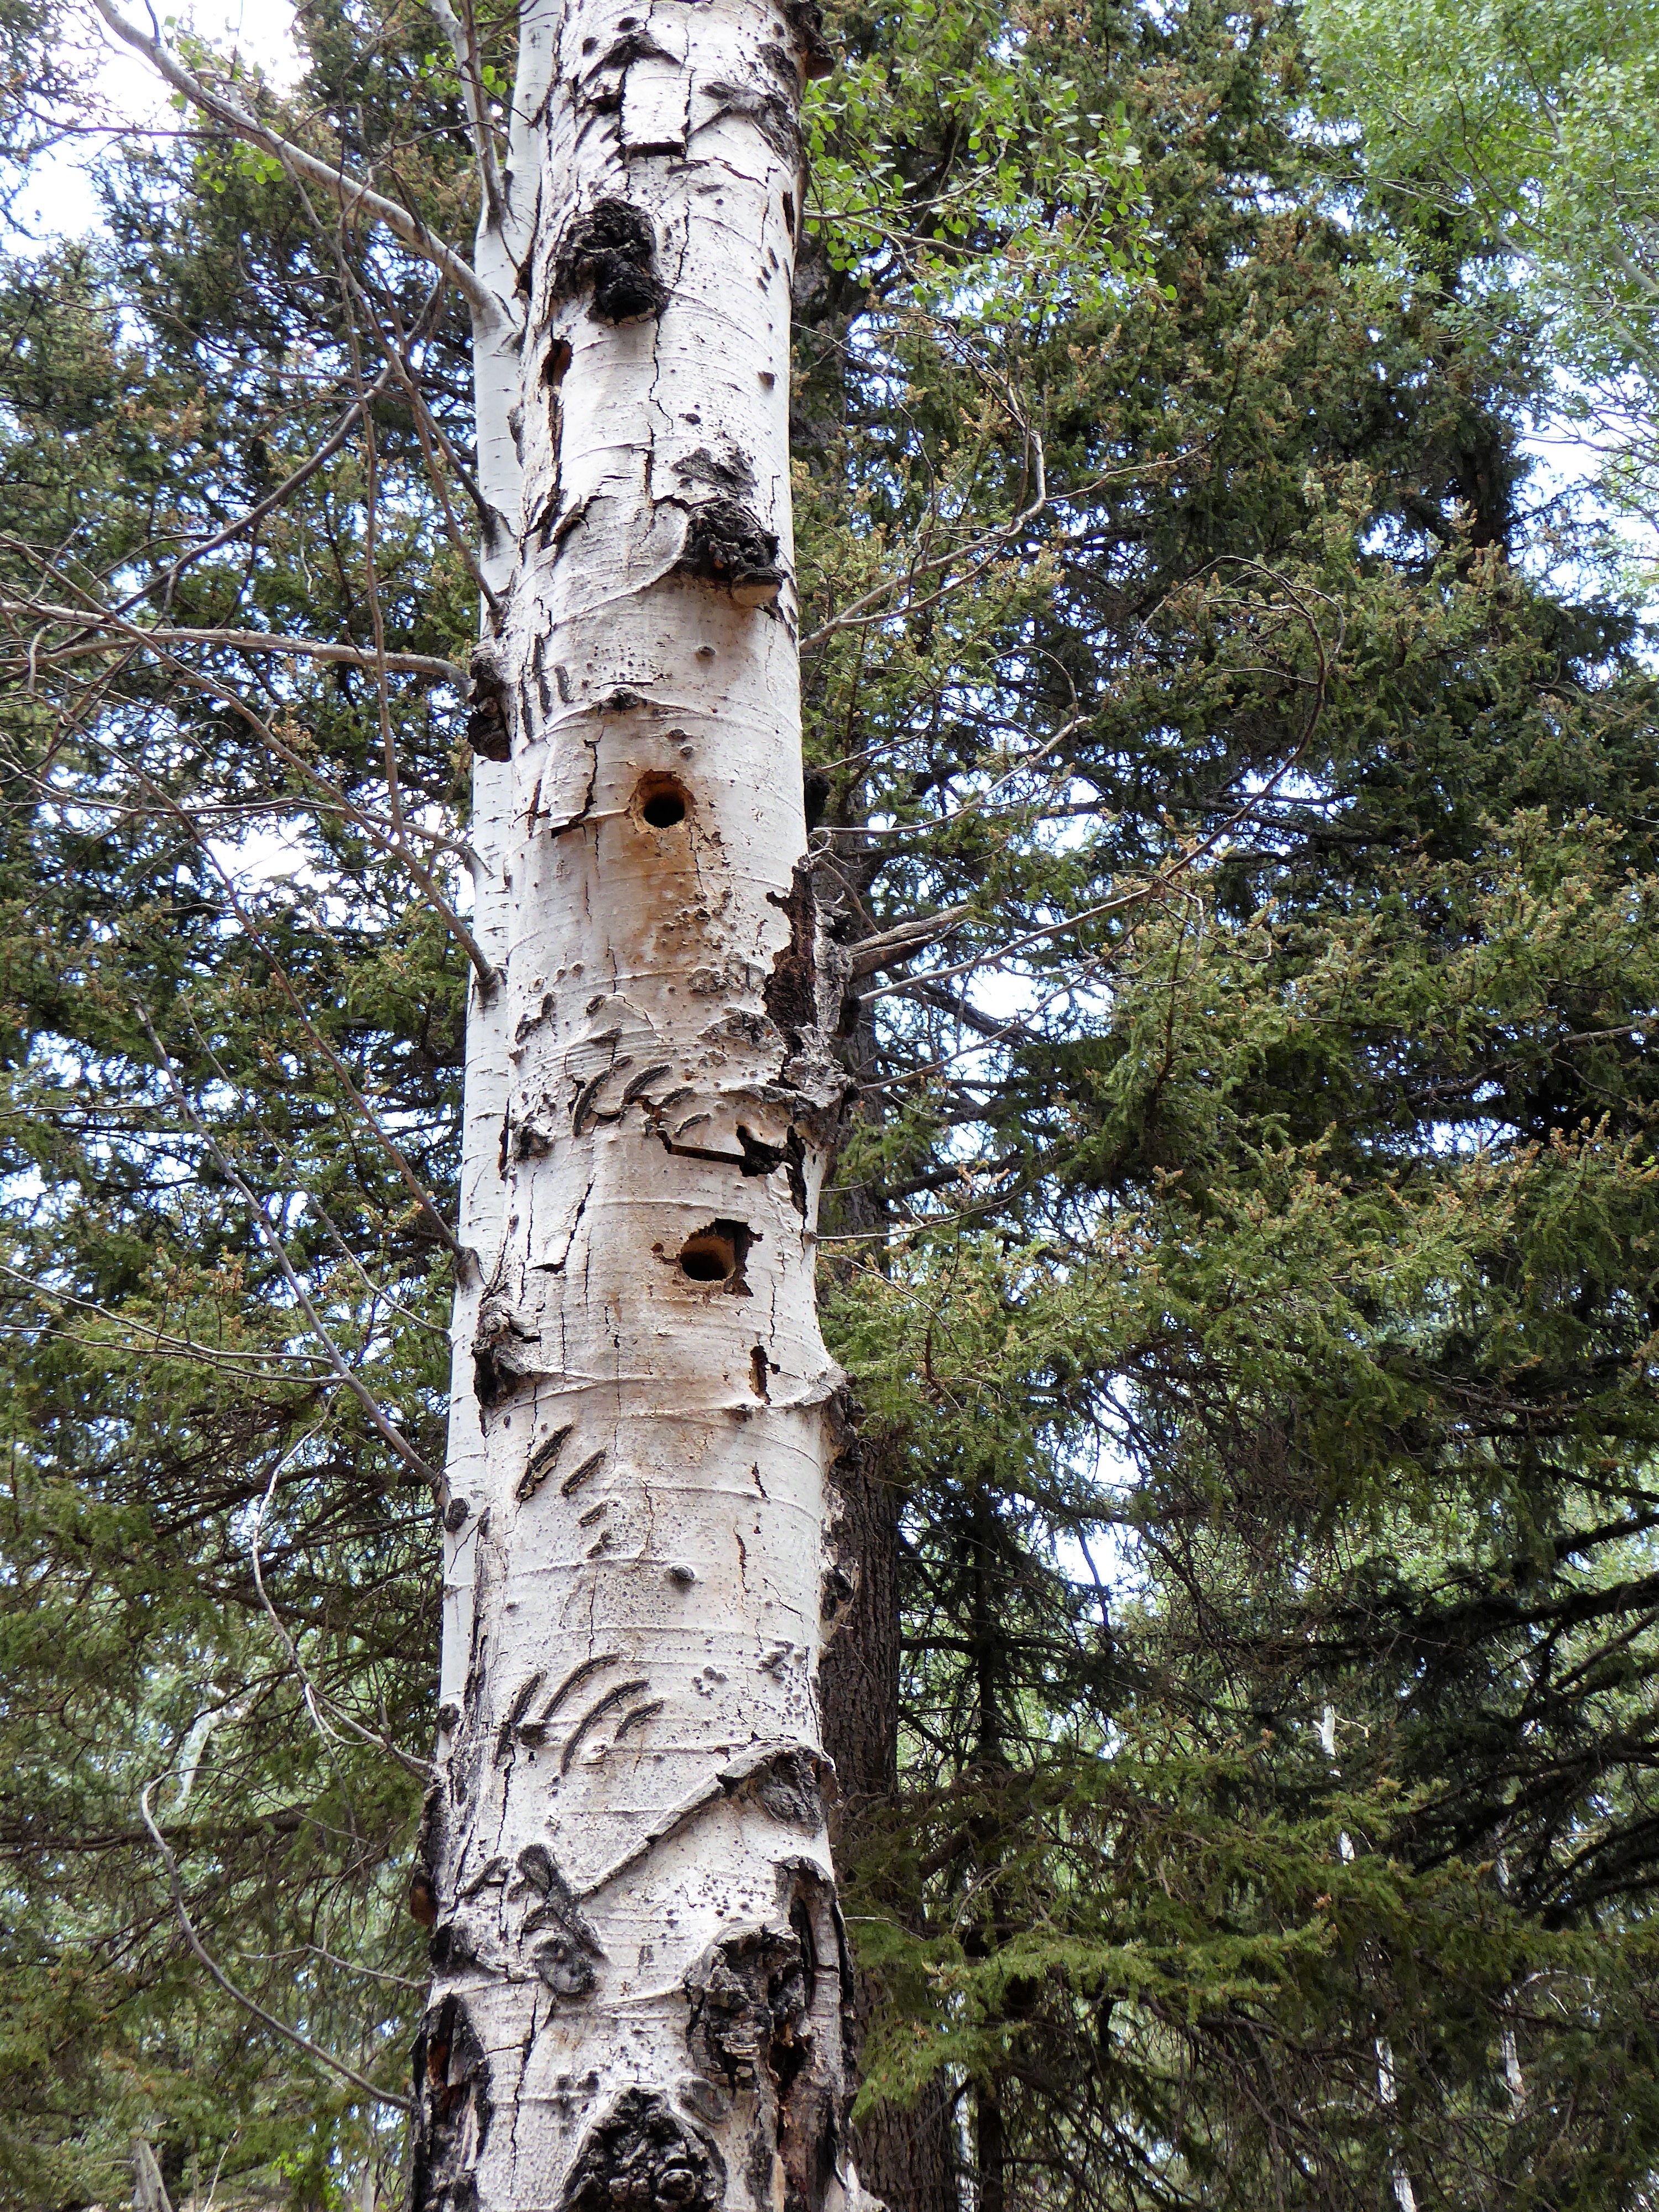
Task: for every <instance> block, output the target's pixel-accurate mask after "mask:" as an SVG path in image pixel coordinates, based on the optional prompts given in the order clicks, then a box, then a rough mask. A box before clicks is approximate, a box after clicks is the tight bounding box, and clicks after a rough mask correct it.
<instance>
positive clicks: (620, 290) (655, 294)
mask: <svg viewBox="0 0 1659 2212" xmlns="http://www.w3.org/2000/svg"><path fill="white" fill-rule="evenodd" d="M656 251H657V234H656V232H655V230H654V229H653V227H652V222H651V218H650V216H647V215H646V214H645V213H644V212H643V211H642V210H641V209H639V208H636V207H634V206H632V205H630V204H629V202H628V201H627V200H596V201H595V202H594V204H593V205H592V207H591V208H590V209H589V210H588V211H587V213H586V215H584V216H579V217H578V219H577V221H576V222H575V224H574V227H573V228H572V230H571V233H570V235H569V237H568V239H567V240H565V244H564V250H563V252H562V253H561V254H560V256H559V258H558V260H557V262H556V264H555V268H554V282H555V283H556V287H557V289H558V290H559V292H560V294H561V295H562V296H564V297H566V298H570V297H572V296H574V295H575V294H576V293H578V292H586V291H590V290H591V291H592V295H593V313H595V314H596V315H598V316H599V318H600V319H602V320H603V321H605V322H607V323H645V322H649V321H650V319H651V318H652V317H653V315H659V314H660V313H662V311H663V308H664V307H665V306H666V305H667V302H668V292H667V289H666V287H665V286H664V285H663V284H662V283H660V282H659V279H658V278H657V276H655V275H654V274H653V270H652V267H651V264H652V262H653V259H654V258H655V257H656Z"/></svg>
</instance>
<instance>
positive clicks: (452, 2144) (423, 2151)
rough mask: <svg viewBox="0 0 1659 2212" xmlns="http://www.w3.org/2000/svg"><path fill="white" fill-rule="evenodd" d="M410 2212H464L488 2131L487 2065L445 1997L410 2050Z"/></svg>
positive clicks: (463, 2014)
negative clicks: (413, 2116) (412, 2117)
mask: <svg viewBox="0 0 1659 2212" xmlns="http://www.w3.org/2000/svg"><path fill="white" fill-rule="evenodd" d="M415 2096H416V2122H415V2154H414V2172H413V2173H412V2175H411V2177H410V2208H411V2212H440V2208H442V2212H472V2207H473V2206H474V2205H475V2204H476V2203H477V2195H478V2191H477V2182H476V2180H475V2179H474V2172H475V2169H476V2168H477V2163H478V2159H479V2156H480V2154H481V2153H482V2152H483V2147H484V2141H485V2138H486V2136H488V2135H489V2119H490V2112H491V2106H490V2100H489V2059H488V2057H486V2055H485V2051H484V2047H483V2043H482V2042H481V2041H480V2040H479V2039H478V2035H477V2031H476V2030H475V2028H474V2027H473V2025H472V2021H471V2016H470V2015H469V2014H468V2012H467V2009H466V2007H465V2004H464V2003H463V2002H461V2000H460V1998H459V1997H458V1996H447V1997H446V1998H445V1999H444V2001H443V2002H442V2003H441V2005H439V2006H437V2007H436V2008H435V2009H434V2010H433V2011H432V2012H429V2013H428V2015H427V2017H426V2019H425V2021H423V2022H422V2027H421V2033H420V2035H419V2036H418V2038H417V2039H416V2045H415Z"/></svg>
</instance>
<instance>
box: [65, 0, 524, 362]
mask: <svg viewBox="0 0 1659 2212" xmlns="http://www.w3.org/2000/svg"><path fill="white" fill-rule="evenodd" d="M92 4H93V6H94V8H95V9H97V11H98V13H99V15H100V16H101V17H102V18H103V21H105V23H106V25H107V26H108V27H109V28H110V30H111V31H112V32H113V33H114V34H115V36H116V37H117V38H118V39H119V40H122V41H123V42H124V44H125V45H127V46H131V47H132V48H133V49H134V51H135V52H138V53H141V54H143V57H144V58H145V59H146V61H148V62H149V64H150V66H151V68H152V69H154V70H155V71H156V73H157V74H158V75H159V76H161V77H163V78H165V79H166V81H167V83H168V84H170V85H171V86H172V87H173V90H174V91H175V92H178V93H180V94H183V96H184V97H185V100H188V101H189V102H190V104H191V106H192V107H195V108H197V109H199V111H200V112H202V113H203V114H204V115H206V116H210V117H211V118H212V119H213V121H214V122H216V123H218V124H221V125H222V126H223V127H224V128H225V129H226V130H227V131H231V132H233V133H234V136H235V137H238V138H240V139H241V140H243V141H244V142H245V143H246V144H248V145H250V146H257V147H258V149H260V151H261V152H262V153H264V154H269V155H270V156H271V158H272V160H273V161H279V162H280V163H281V164H282V166H283V171H284V173H286V174H287V175H288V176H289V177H291V178H292V179H294V181H295V183H296V184H297V183H300V182H301V181H303V182H307V183H310V184H313V185H319V186H320V187H321V189H322V190H324V191H326V192H327V193H328V194H329V195H330V197H331V198H332V199H334V200H335V201H336V202H337V204H338V206H339V208H340V211H341V213H342V214H343V215H344V216H347V217H350V216H355V215H363V216H368V217H370V218H371V219H372V220H373V221H374V222H380V223H384V224H385V226H386V228H387V229H388V230H389V231H390V232H391V233H392V236H393V237H394V238H396V239H398V240H400V242H401V243H402V244H403V245H404V246H408V247H409V248H410V252H414V253H417V254H419V255H420V257H421V258H422V260H423V261H428V262H430V264H432V266H433V267H434V268H435V269H436V270H439V272H440V273H441V275H442V276H444V277H445V279H446V280H447V282H448V283H451V284H453V286H454V287H455V289H456V290H457V291H458V292H459V293H460V294H461V295H462V296H463V297H464V298H465V301H467V304H468V305H469V306H470V307H471V309H472V312H473V313H474V314H475V315H476V316H477V317H478V318H479V319H481V320H483V321H484V322H487V323H494V322H510V321H511V319H512V318H511V316H510V315H509V313H507V307H506V305H505V303H504V302H503V301H501V300H498V299H497V298H496V296H495V294H494V293H493V292H492V291H491V290H490V289H489V286H488V285H487V284H485V283H484V282H483V279H482V278H481V277H480V276H479V275H478V273H477V270H475V269H474V268H473V267H472V264H471V262H469V261H466V260H464V259H463V258H462V257H461V256H460V255H459V253H457V252H455V250H454V248H453V246H447V245H446V244H445V243H444V241H443V240H441V238H437V237H435V236H434V234H433V233H432V231H431V230H430V229H429V228H428V226H427V225H426V224H425V223H424V222H422V220H421V219H420V217H419V216H416V215H413V214H411V213H410V210H409V209H407V208H405V207H404V206H402V205H400V204H399V203H398V201H396V200H389V199H387V198H386V197H385V196H384V195H383V194H381V193H380V192H377V191H373V190H371V188H370V187H369V186H368V185H366V184H363V183H361V182H360V181H359V180H358V179H356V178H355V177H350V176H348V175H347V173H346V172H345V171H344V169H343V168H337V167H334V166H333V165H332V164H331V163H330V162H327V161H321V160H319V157H318V156H317V155H315V154H308V153H307V151H306V149H304V147H302V146H296V145H295V143H294V142H293V140H292V139H290V138H285V137H283V135H282V133H281V132H280V131H273V130H272V129H271V128H270V125H268V124H264V123H261V122H260V121H259V119H258V117H257V116H253V115H250V114H249V113H248V112H247V110H246V108H245V107H242V106H239V105H238V104H237V102H236V101H235V100H228V99H227V98H226V97H225V95H224V94H222V93H218V92H215V91H214V90H213V89H212V88H210V86H208V85H205V84H204V83H203V82H202V81H201V79H200V78H199V77H197V76H194V75H193V74H192V72H191V70H187V69H186V68H185V66H184V64H183V63H182V62H180V61H179V59H178V58H177V57H176V56H175V55H173V54H171V53H169V52H167V48H166V47H165V46H163V45H162V44H161V40H160V38H159V37H151V36H150V34H149V33H148V32H145V31H141V30H140V29H139V28H138V27H137V24H136V23H130V22H128V21H127V19H126V17H125V15H122V14H121V12H120V10H119V9H118V8H116V7H115V6H114V5H113V0H92Z"/></svg>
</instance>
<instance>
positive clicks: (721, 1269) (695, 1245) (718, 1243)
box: [680, 1229, 738, 1283]
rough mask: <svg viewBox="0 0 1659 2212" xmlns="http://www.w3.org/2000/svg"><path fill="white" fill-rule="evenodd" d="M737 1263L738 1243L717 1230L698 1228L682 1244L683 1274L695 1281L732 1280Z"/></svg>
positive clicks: (681, 1265)
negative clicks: (693, 1234) (693, 1235)
mask: <svg viewBox="0 0 1659 2212" xmlns="http://www.w3.org/2000/svg"><path fill="white" fill-rule="evenodd" d="M737 1266H738V1248H737V1246H736V1244H735V1243H733V1242H732V1238H731V1237H725V1236H722V1235H721V1234H720V1231H718V1230H714V1229H702V1230H699V1231H698V1232H697V1234H696V1236H695V1237H687V1238H686V1240H685V1242H684V1244H683V1245H682V1246H681V1247H680V1273H681V1274H683V1275H685V1276H688V1277H689V1278H690V1280H691V1281H692V1282H694V1283H726V1282H729V1281H730V1280H731V1279H732V1276H733V1274H735V1273H736V1272H737Z"/></svg>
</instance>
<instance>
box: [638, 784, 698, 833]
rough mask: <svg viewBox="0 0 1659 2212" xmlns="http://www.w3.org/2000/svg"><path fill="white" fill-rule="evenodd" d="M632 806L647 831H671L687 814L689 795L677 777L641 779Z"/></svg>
mask: <svg viewBox="0 0 1659 2212" xmlns="http://www.w3.org/2000/svg"><path fill="white" fill-rule="evenodd" d="M634 805H635V810H636V811H637V812H638V814H639V817H640V819H641V822H643V823H645V825H646V827H647V829H678V826H679V824H680V823H682V822H684V819H685V817H686V815H687V814H688V813H689V812H690V805H691V795H690V793H689V792H688V791H687V790H686V787H685V786H684V784H683V783H681V782H680V781H678V778H677V777H674V776H671V775H645V776H641V778H640V781H639V787H638V788H637V789H636V790H635V793H634Z"/></svg>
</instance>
